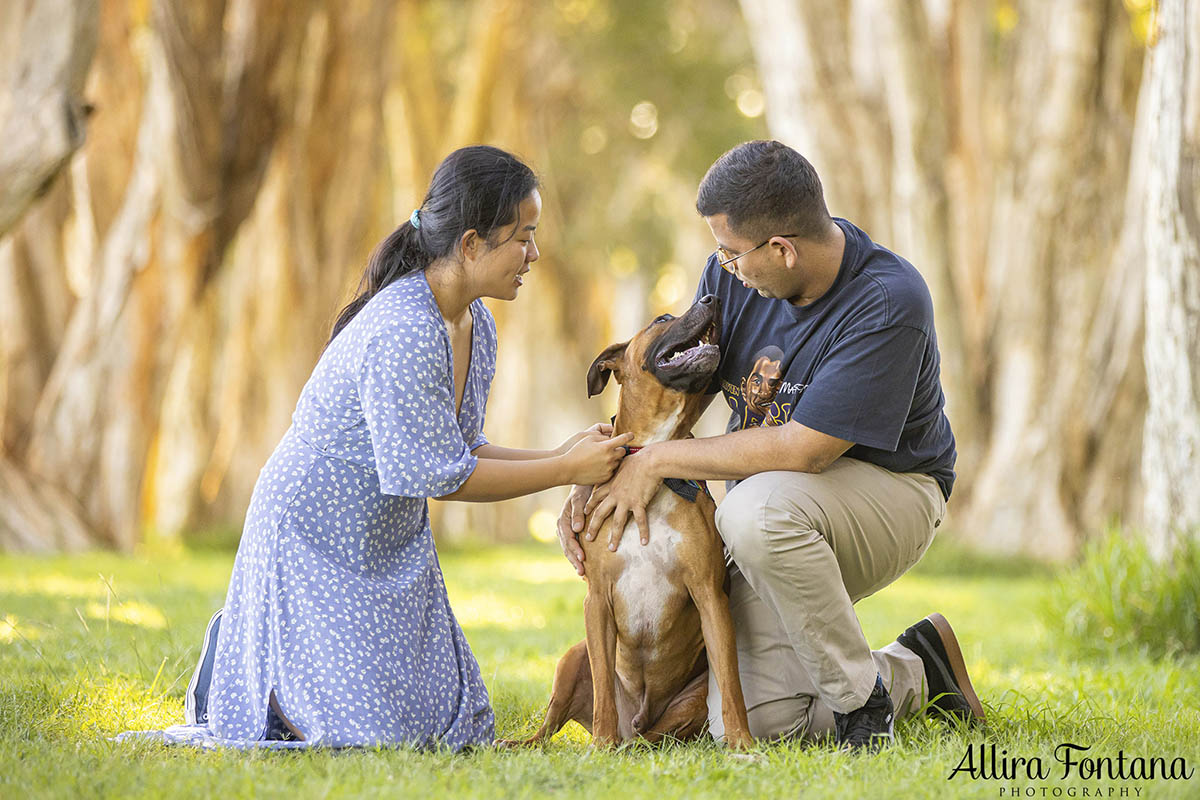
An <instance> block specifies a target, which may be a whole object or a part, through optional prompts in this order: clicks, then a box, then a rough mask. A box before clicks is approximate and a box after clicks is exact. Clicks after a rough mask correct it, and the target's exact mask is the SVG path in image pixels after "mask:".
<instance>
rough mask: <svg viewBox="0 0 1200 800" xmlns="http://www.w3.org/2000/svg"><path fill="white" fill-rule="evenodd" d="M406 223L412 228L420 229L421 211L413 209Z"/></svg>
mask: <svg viewBox="0 0 1200 800" xmlns="http://www.w3.org/2000/svg"><path fill="white" fill-rule="evenodd" d="M408 221H409V222H411V223H412V226H413V227H414V228H417V229H420V227H421V209H419V208H414V209H413V213H412V215H411V216H410V217H409V218H408Z"/></svg>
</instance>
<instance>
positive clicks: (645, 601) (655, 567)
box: [614, 490, 683, 638]
mask: <svg viewBox="0 0 1200 800" xmlns="http://www.w3.org/2000/svg"><path fill="white" fill-rule="evenodd" d="M664 491H665V492H666V494H667V495H668V496H669V495H670V490H660V492H659V495H658V496H656V497H655V499H654V500H653V501H651V503H650V507H649V508H648V509H646V518H647V519H648V520H649V522H650V543H649V544H646V545H643V544H642V534H641V531H640V530H639V528H638V526H637V523H636V522H634V521H632V519H631V520H630V522H629V524H628V525H626V526H625V533H624V535H623V536H622V537H621V544H620V546H619V547H618V548H617V553H618V554H619V555H620V556H622V557H623V558H624V559H625V566H624V569H623V570H622V572H621V577H619V578H618V579H617V584H616V586H615V587H614V589H615V592H616V594H618V595H619V596H620V597H621V600H622V601H623V603H624V605H625V608H626V609H627V611H628V616H627V617H626V623H627V625H628V630H627V631H626V633H627V634H628V635H630V636H632V637H635V638H643V637H651V638H656V637H655V634H656V633H657V631H658V630H659V627H660V625H661V623H662V614H663V608H664V607H665V606H666V603H667V600H668V599H669V598H670V597H671V595H672V594H674V593H675V592H676V591H677V589H676V587H675V586H674V585H673V584H672V583H671V580H670V577H669V576H670V575H671V574H672V573H673V572H674V565H675V560H676V554H675V551H676V548H677V547H678V545H679V543H680V542H681V541H682V540H683V534H682V533H680V532H679V531H677V530H675V529H674V528H672V527H671V526H670V525H669V524H667V520H666V515H665V513H664V512H665V510H666V508H665V506H666V505H668V503H666V502H665V499H664V498H663V492H664Z"/></svg>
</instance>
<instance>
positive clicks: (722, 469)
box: [646, 422, 852, 480]
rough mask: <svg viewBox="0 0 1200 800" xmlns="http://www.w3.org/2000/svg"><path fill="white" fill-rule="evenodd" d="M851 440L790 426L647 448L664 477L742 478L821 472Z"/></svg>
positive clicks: (658, 473)
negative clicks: (775, 472)
mask: <svg viewBox="0 0 1200 800" xmlns="http://www.w3.org/2000/svg"><path fill="white" fill-rule="evenodd" d="M851 444H852V443H851V442H846V441H844V440H841V439H836V438H834V437H832V436H828V435H826V434H823V433H820V432H818V431H814V430H812V429H811V428H806V427H804V426H803V425H799V424H798V423H791V422H789V423H786V424H784V425H780V426H777V427H770V428H747V429H746V430H741V431H734V432H732V433H726V434H723V435H721V436H713V437H709V438H705V439H678V440H675V441H670V442H660V443H658V444H654V445H651V446H650V447H647V448H646V451H647V453H648V454H649V455H650V463H651V468H652V469H653V471H654V473H655V474H656V475H657V476H658V477H659V478H683V479H686V480H741V479H743V478H748V477H750V476H751V475H756V474H758V473H760V472H767V471H770V470H789V471H793V472H821V471H822V470H824V469H825V468H826V467H828V466H829V465H830V464H831V463H833V461H834V460H835V459H837V457H838V456H840V455H841V454H842V453H844V452H845V451H846V449H847V448H849V447H850V446H851Z"/></svg>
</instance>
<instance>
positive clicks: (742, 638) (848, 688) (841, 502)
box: [710, 458, 945, 729]
mask: <svg viewBox="0 0 1200 800" xmlns="http://www.w3.org/2000/svg"><path fill="white" fill-rule="evenodd" d="M944 513H945V502H944V501H943V499H942V496H941V492H940V490H939V489H938V488H937V483H936V482H935V481H934V480H933V479H932V478H930V477H929V476H926V475H906V474H898V473H893V472H890V471H888V470H886V469H883V468H881V467H877V466H875V465H873V464H868V463H866V462H862V461H858V460H855V459H849V458H841V459H838V460H837V461H836V462H834V464H833V465H831V466H830V468H829V469H827V470H826V471H825V472H823V473H821V474H819V475H812V474H808V473H799V472H765V473H760V474H758V475H755V476H752V477H751V478H748V479H746V480H745V481H742V482H741V483H740V484H738V486H737V487H735V488H734V489H733V490H732V491H731V492H730V493H729V494H728V495H727V496H726V498H725V500H724V501H723V502H722V503H721V506H720V507H719V508H718V509H717V527H718V529H719V530H720V532H721V536H722V538H723V539H724V541H725V544H726V547H727V548H728V549H729V552H730V555H731V557H732V559H733V561H734V562H735V563H736V564H737V566H738V568H739V572H740V573H741V575H742V576H743V579H744V581H745V584H746V587H745V588H746V590H747V591H748V594H749V596H750V597H753V598H755V599H756V600H757V602H752V601H751V600H750V599H749V597H747V596H746V594H743V595H742V597H741V599H739V598H738V597H734V596H731V603H730V605H731V609H732V610H733V612H734V627H735V629H736V630H737V632H738V647H739V667H740V668H741V669H742V671H743V679H742V685H743V691H745V692H746V694H747V704H748V706H755V705H758V704H762V703H767V702H773V701H778V700H781V699H783V698H788V697H791V698H797V697H809V698H811V697H814V696H815V697H817V698H819V699H820V700H821V701H823V704H824V706H826V707H828V709H830V710H832V711H840V712H843V713H844V712H848V711H852V710H854V709H856V708H859V707H860V706H861V705H862V704H863V703H864V702H866V698H867V697H868V696H869V694H870V692H871V688H872V686H873V685H874V682H875V675H876V674H877V673H878V674H881V675H883V676H884V679H885V682H890V683H892V684H893V685H894V686H895V689H896V691H895V692H893V700H894V702H896V705H897V708H898V709H900V708H901V706H902V705H903V703H904V702H905V701H906V700H908V699H910V697H911V696H913V693H916V695H918V696H919V693H920V692H921V688H920V684H921V678H922V677H923V673H921V671H920V670H919V669H917V670H915V672H914V670H913V669H912V665H911V663H910V660H909V659H907V658H906V657H904V654H895V653H893V652H892V650H891V649H889V648H890V646H889V648H885V649H884V650H883V651H880V653H884V656H883V658H884V661H883V663H877V661H878V658H877V656H876V655H875V654H873V653H872V652H871V650H870V647H869V646H868V645H867V641H866V638H865V636H864V635H863V632H862V628H861V626H860V625H859V623H858V617H857V616H856V615H855V613H854V609H853V603H854V602H855V601H857V600H859V599H861V598H863V597H866V596H867V595H870V594H872V593H874V592H876V591H878V590H879V589H881V588H883V587H884V586H886V585H887V584H889V583H891V582H892V581H894V580H895V579H896V578H898V577H899V576H900V575H902V574H903V573H904V572H905V571H906V570H907V569H908V568H909V567H911V566H912V565H913V564H914V563H916V561H917V560H918V559H919V558H920V557H921V555H922V554H923V553H924V552H925V550H926V548H927V547H928V546H929V543H930V541H932V538H933V531H934V528H935V527H936V526H937V525H938V524H940V522H941V518H942V516H943V515H944ZM739 591H741V590H739ZM768 621H769V622H768ZM897 647H899V646H898V645H897ZM900 649H901V650H903V648H900ZM789 650H790V653H789ZM904 652H905V653H907V651H906V650H905V651H904ZM909 655H911V654H909ZM897 657H898V661H897V660H896V659H897ZM893 662H896V663H893ZM759 663H761V664H764V665H771V666H768V667H765V668H763V669H760V668H758V666H757V664H759ZM783 664H791V665H792V667H793V669H789V670H785V669H783V668H782V665H783ZM796 668H798V670H799V672H797V671H796ZM801 676H803V677H801ZM755 681H762V686H761V687H756V686H755V685H754V684H755ZM781 681H782V684H781ZM710 696H712V695H711V694H710ZM802 702H803V701H802ZM764 708H765V707H764ZM789 713H790V712H789ZM806 716H807V717H809V718H812V717H814V714H813V713H811V712H806ZM816 722H817V721H816V719H815V718H814V719H810V721H809V722H808V723H807V726H806V727H807V728H813V729H815V728H816V727H818V726H817V725H816ZM753 727H754V726H753V722H752V729H753Z"/></svg>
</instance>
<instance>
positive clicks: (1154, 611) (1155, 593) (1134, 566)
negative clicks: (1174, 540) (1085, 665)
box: [1045, 528, 1200, 658]
mask: <svg viewBox="0 0 1200 800" xmlns="http://www.w3.org/2000/svg"><path fill="white" fill-rule="evenodd" d="M1045 610H1046V614H1047V615H1048V616H1049V618H1050V619H1052V620H1053V619H1062V620H1064V622H1065V626H1064V627H1065V630H1066V633H1067V639H1068V641H1070V642H1071V643H1072V644H1073V645H1074V646H1075V648H1076V650H1078V651H1079V652H1080V653H1082V654H1084V655H1088V656H1097V655H1099V656H1103V655H1106V654H1107V653H1109V652H1113V651H1118V652H1132V651H1136V652H1139V653H1143V654H1145V655H1147V656H1150V657H1153V658H1170V657H1175V656H1179V655H1185V654H1186V655H1191V656H1193V657H1194V656H1197V655H1200V539H1196V538H1186V539H1184V540H1183V542H1182V543H1181V544H1179V545H1178V546H1176V547H1175V548H1174V551H1173V552H1172V553H1171V557H1170V558H1168V559H1166V560H1165V561H1158V560H1156V559H1155V558H1153V557H1152V556H1151V555H1150V551H1149V548H1148V547H1147V546H1146V544H1145V541H1144V540H1143V539H1142V538H1141V537H1139V536H1136V535H1131V534H1128V533H1126V532H1124V531H1122V530H1121V529H1119V528H1114V529H1112V530H1110V531H1108V532H1107V533H1106V534H1105V535H1104V536H1103V537H1100V538H1099V539H1097V540H1096V541H1094V542H1092V543H1091V544H1090V545H1089V546H1088V547H1087V549H1086V550H1085V551H1084V553H1083V557H1082V558H1081V559H1080V561H1079V563H1078V564H1077V565H1075V566H1074V567H1072V568H1071V569H1070V570H1068V571H1067V572H1066V573H1064V574H1063V575H1062V576H1060V577H1059V579H1058V580H1057V581H1056V582H1055V586H1054V589H1053V591H1052V592H1051V595H1050V598H1049V601H1048V602H1047V603H1046V606H1045Z"/></svg>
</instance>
